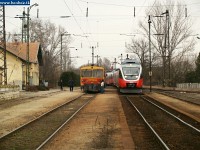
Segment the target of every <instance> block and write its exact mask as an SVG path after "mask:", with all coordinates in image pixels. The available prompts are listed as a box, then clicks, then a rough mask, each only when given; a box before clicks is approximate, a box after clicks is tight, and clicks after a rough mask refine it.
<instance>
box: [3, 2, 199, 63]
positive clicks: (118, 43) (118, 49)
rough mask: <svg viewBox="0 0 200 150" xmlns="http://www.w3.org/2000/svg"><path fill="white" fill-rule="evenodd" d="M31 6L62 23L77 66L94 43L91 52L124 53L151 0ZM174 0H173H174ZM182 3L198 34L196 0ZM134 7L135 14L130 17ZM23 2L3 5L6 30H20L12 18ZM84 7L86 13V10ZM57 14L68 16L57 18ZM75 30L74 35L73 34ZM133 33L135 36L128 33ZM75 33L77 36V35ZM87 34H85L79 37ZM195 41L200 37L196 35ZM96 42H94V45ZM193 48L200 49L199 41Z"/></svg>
mask: <svg viewBox="0 0 200 150" xmlns="http://www.w3.org/2000/svg"><path fill="white" fill-rule="evenodd" d="M30 1H31V5H32V4H34V3H38V4H39V6H38V7H33V8H32V9H31V12H30V16H31V17H33V18H36V15H37V9H39V18H40V19H44V20H50V21H51V22H53V23H55V24H56V25H62V26H63V27H65V29H66V30H67V31H68V32H69V33H70V34H72V38H73V42H72V43H71V45H70V47H75V48H77V49H78V50H77V51H75V49H73V48H72V49H71V57H77V56H78V57H80V58H77V59H73V60H74V63H76V66H77V67H79V66H81V65H83V64H85V63H88V61H89V62H90V63H91V61H92V58H91V53H92V50H91V46H95V47H96V48H95V55H99V56H100V57H107V58H109V59H110V60H111V61H114V58H118V57H119V56H120V54H121V53H125V43H129V42H130V40H131V38H139V37H141V35H138V34H136V33H138V32H137V31H138V23H139V20H141V21H144V22H146V23H148V18H147V16H146V14H145V10H146V9H147V8H149V7H151V6H152V5H153V3H154V0H30ZM158 1H165V0H158ZM174 1H175V0H174ZM181 2H183V3H185V4H186V8H187V10H188V15H190V16H191V18H192V20H193V21H194V26H193V29H194V33H195V34H200V26H199V24H200V1H199V0H181ZM134 7H135V17H134ZM23 8H24V6H6V32H11V33H14V32H15V33H20V32H21V21H20V19H16V18H14V17H15V16H16V15H21V14H22V11H23ZM87 8H88V17H86V10H87ZM25 9H27V7H25ZM60 16H71V17H69V18H60ZM73 34H75V35H76V36H75V35H73ZM131 34H135V35H136V36H130V35H131ZM77 35H79V36H77ZM85 35H87V36H88V37H87V38H86V37H83V36H85ZM196 40H197V42H198V43H199V42H200V40H199V41H198V39H196ZM97 43H98V45H97ZM196 52H200V46H199V44H198V45H197V47H196Z"/></svg>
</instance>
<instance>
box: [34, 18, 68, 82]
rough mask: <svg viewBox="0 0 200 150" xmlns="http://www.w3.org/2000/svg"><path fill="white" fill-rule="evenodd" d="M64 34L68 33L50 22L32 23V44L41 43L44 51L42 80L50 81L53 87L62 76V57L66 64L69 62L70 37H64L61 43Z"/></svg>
mask: <svg viewBox="0 0 200 150" xmlns="http://www.w3.org/2000/svg"><path fill="white" fill-rule="evenodd" d="M64 33H67V31H65V29H64V28H63V27H61V26H59V27H58V28H57V27H56V25H55V24H53V23H51V22H50V21H45V22H44V21H42V20H39V19H36V20H32V21H31V23H30V39H31V41H32V42H35V41H37V42H40V43H41V47H42V50H43V58H44V66H43V67H42V68H43V69H41V71H40V72H41V73H42V74H41V78H42V79H44V80H48V81H49V82H50V84H52V85H53V86H55V85H56V82H57V81H58V79H59V76H60V74H61V72H60V71H61V65H60V64H61V63H60V62H61V61H60V60H61V56H62V60H64V64H66V63H67V62H66V61H69V50H68V45H69V43H70V36H69V35H68V36H63V37H62V41H61V35H62V34H63V35H65V34H64ZM61 42H62V51H61ZM61 52H62V55H61ZM62 67H63V66H62Z"/></svg>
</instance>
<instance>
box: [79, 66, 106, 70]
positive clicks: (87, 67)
mask: <svg viewBox="0 0 200 150" xmlns="http://www.w3.org/2000/svg"><path fill="white" fill-rule="evenodd" d="M82 69H104V67H101V66H96V65H88V66H82V67H80V70H82Z"/></svg>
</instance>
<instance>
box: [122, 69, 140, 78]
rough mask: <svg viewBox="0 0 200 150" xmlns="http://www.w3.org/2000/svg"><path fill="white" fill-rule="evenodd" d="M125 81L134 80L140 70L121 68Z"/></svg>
mask: <svg viewBox="0 0 200 150" xmlns="http://www.w3.org/2000/svg"><path fill="white" fill-rule="evenodd" d="M122 71H123V74H124V77H125V79H127V80H136V79H138V77H139V73H140V68H139V67H123V68H122Z"/></svg>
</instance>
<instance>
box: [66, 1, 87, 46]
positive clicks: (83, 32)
mask: <svg viewBox="0 0 200 150" xmlns="http://www.w3.org/2000/svg"><path fill="white" fill-rule="evenodd" d="M63 1H64V3H65V5H66V6H67V8H68V10H69V11H70V13H71V15H72V17H73V19H74V20H75V22H76V24H77V25H78V27H79V29H80V30H81V32H82V33H83V34H85V32H84V31H83V29H82V28H81V26H80V24H79V23H78V21H77V19H76V17H75V16H74V14H73V13H72V11H71V9H70V8H69V6H68V5H67V3H66V1H65V0H63ZM85 38H86V39H87V41H88V43H89V45H90V46H91V43H90V41H89V39H88V37H85Z"/></svg>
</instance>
